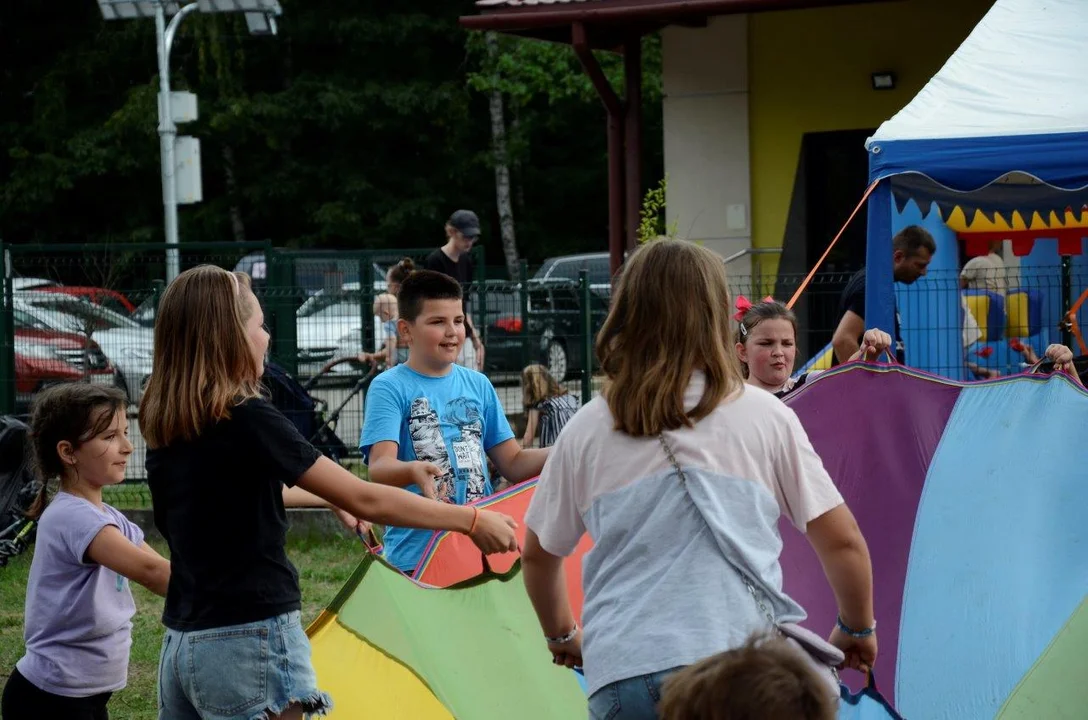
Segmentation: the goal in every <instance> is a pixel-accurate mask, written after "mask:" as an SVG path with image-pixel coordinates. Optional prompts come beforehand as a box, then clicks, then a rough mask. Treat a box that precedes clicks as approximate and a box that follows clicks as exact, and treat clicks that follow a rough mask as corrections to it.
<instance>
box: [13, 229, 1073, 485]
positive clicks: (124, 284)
mask: <svg viewBox="0 0 1088 720" xmlns="http://www.w3.org/2000/svg"><path fill="white" fill-rule="evenodd" d="M431 250H432V249H431V248H427V249H410V250H394V251H389V250H382V251H370V250H359V251H337V252H315V251H303V250H284V249H276V248H272V247H271V246H270V245H268V244H265V243H221V244H206V245H196V244H192V245H182V246H181V252H180V256H181V267H182V269H183V270H184V269H186V268H190V267H194V266H196V265H199V264H206V263H207V264H214V265H218V266H220V267H223V268H225V269H228V270H234V269H239V270H242V271H244V272H247V273H248V274H249V275H250V276H251V278H252V279H253V287H254V291H255V293H256V294H257V296H258V299H259V300H260V302H261V304H262V307H263V309H264V312H265V317H266V322H267V325H268V328H269V331H270V333H271V337H272V340H271V345H270V352H269V362H268V368H269V369H268V371H267V373H266V385H268V387H269V389H270V393H271V395H272V399H273V401H274V402H276V404H277V405H278V406H279V407H280V409H281V410H283V411H284V413H285V414H287V415H288V416H289V417H291V418H292V420H294V421H295V422H296V424H297V425H299V427H300V429H302V430H303V432H304V434H307V436H308V437H311V438H313V439H314V441H315V444H318V445H320V446H322V447H323V448H324V449H325V450H326V451H327V452H329V453H330V454H332V455H334V456H335V457H336V458H337V459H338V460H340V461H341V462H344V463H345V464H347V465H349V466H351V465H352V463H357V462H358V461H357V460H355V459H354V458H355V457H356V456H357V451H356V449H355V448H356V446H357V444H358V438H359V434H360V431H361V428H362V421H363V412H364V406H365V396H366V388H367V386H368V385H369V382H370V380H371V379H372V378H373V374H372V373H371V372H370V370H371V367H370V364H369V363H368V362H364V361H361V360H360V357H359V356H360V355H361V354H362V353H364V352H365V353H376V352H379V351H381V350H382V348H383V347H384V345H385V343H386V342H390V343H393V344H395V345H396V344H400V342H401V341H399V340H398V338H397V337H396V335H395V333H393V334H390V332H389V326H388V324H387V322H386V320H387V318H385V317H382V316H381V312H382V308H381V307H378V306H377V305H376V302H375V301H376V300H378V299H379V298H380V296H381V295H382V294H383V293H385V292H386V272H387V270H388V268H389V267H391V266H392V265H394V264H396V263H397V262H398V261H400V260H401V259H402V258H404V257H410V258H412V259H413V260H414V261H415V262H416V264H417V265H422V262H423V259H424V258H425V257H426V255H427V254H428V253H429V252H431ZM479 250H480V249H479V248H477V249H476V250H474V253H475V259H476V279H475V281H474V282H473V283H472V285H471V287H470V288H469V291H468V295H467V298H466V299H467V302H466V306H467V309H468V312H469V314H470V316H471V317H472V319H473V323H474V326H475V328H476V330H477V332H478V334H479V335H480V338H481V340H482V342H483V344H484V349H485V352H484V358H483V370H484V372H485V373H486V374H487V375H488V377H489V378H490V379H491V380H492V382H493V384H494V385H495V387H496V390H497V391H498V394H499V398H500V401H501V402H502V405H503V407H504V409H505V411H506V414H507V416H508V417H509V418H510V420H511V424H512V426H513V427H514V431H515V433H517V434H518V437H519V438H520V437H522V433H523V430H524V423H525V410H526V407H525V403H526V398H525V396H524V388H523V386H522V382H521V374H522V371H523V370H524V369H525V368H526V367H527V366H529V365H534V364H536V365H542V366H544V367H545V368H547V369H548V371H549V372H550V373H551V375H552V376H553V377H554V378H555V379H556V380H557V381H558V382H559V383H561V384H562V385H563V387H564V388H565V389H566V390H567V391H568V392H570V393H572V394H575V395H576V396H578V397H579V398H580V399H581V401H582V402H583V403H584V402H587V401H588V400H589V399H591V398H592V397H593V396H594V395H595V394H597V393H598V392H599V391H600V385H601V383H600V378H599V377H598V376H597V366H596V363H595V353H594V349H593V347H594V338H595V337H596V334H597V332H598V330H599V329H600V327H601V325H602V323H603V322H604V318H605V316H606V314H607V311H608V305H609V299H610V294H611V286H610V283H609V282H608V281H607V277H604V278H602V277H601V276H600V273H599V272H597V271H594V270H593V268H592V267H591V268H590V269H589V270H587V269H586V267H585V266H583V267H582V269H581V271H580V273H579V272H571V273H567V275H566V276H565V277H555V276H553V275H551V274H548V275H543V276H542V275H541V274H539V273H537V274H532V273H530V269H529V267H528V266H527V265H524V264H523V265H522V266H521V268H520V276H519V277H518V278H517V279H515V280H500V279H489V277H488V276H489V270H490V269H489V268H485V267H484V264H483V262H482V255H481V254H480V253H479ZM3 251H4V258H5V261H6V268H7V272H6V277H7V280H6V281H5V287H4V292H5V299H6V302H5V303H4V308H3V310H4V311H3V313H0V412H3V413H6V414H16V415H23V414H25V413H26V412H27V410H28V407H29V403H30V401H31V399H32V398H33V396H34V394H35V393H37V392H39V391H40V390H42V389H43V388H45V387H48V386H50V385H53V384H55V383H61V382H92V383H101V384H106V385H112V386H115V387H118V388H120V389H122V390H123V391H124V392H125V393H126V394H127V395H128V397H129V399H130V403H131V404H130V406H129V418H130V434H131V436H132V438H133V441H134V444H135V446H136V450H135V452H134V455H133V458H132V460H131V461H130V463H129V468H128V471H127V473H128V479H129V480H131V481H134V482H138V481H141V480H143V479H144V478H145V473H144V463H143V458H144V447H143V441H142V439H141V437H140V432H139V419H138V417H137V405H138V402H139V399H140V395H141V392H142V389H143V387H144V385H145V383H146V381H147V378H148V376H149V375H150V373H151V371H152V367H151V361H152V345H153V327H154V320H155V312H156V308H157V303H158V299H159V297H160V296H161V293H162V290H163V288H164V278H165V270H166V263H165V246H163V245H124V246H94V245H85V246H25V245H9V246H5V247H4V248H3ZM499 272H501V271H499V270H498V269H495V274H498V273H499ZM595 272H596V274H594V273H595ZM803 279H804V278H803V277H802V276H800V275H796V276H794V275H779V276H743V275H731V276H730V284H731V291H732V293H733V295H734V297H735V296H737V295H745V296H747V297H748V298H749V299H750V300H752V301H757V300H759V299H761V298H763V297H764V296H765V295H773V296H774V297H775V298H777V299H780V300H782V301H785V300H788V299H789V298H790V297H791V296H792V295H793V294H794V292H795V291H796V290H797V289H798V288H799V287H801V283H802V281H803ZM850 279H851V274H850V273H820V274H817V275H816V276H815V277H814V278H813V279H812V281H811V283H810V284H809V285H808V286H807V287H806V288H805V290H804V292H803V293H802V294H801V296H800V298H799V300H798V302H797V303H796V305H795V307H794V310H795V312H796V314H797V317H798V328H799V332H798V337H797V349H798V351H797V362H796V367H797V368H798V369H800V368H802V367H804V366H806V365H809V366H811V367H826V366H829V365H830V364H831V363H833V362H834V361H833V359H832V355H833V353H832V352H831V350H830V347H829V343H830V342H831V338H832V336H833V333H834V331H835V328H836V327H837V325H838V323H839V320H840V318H841V316H842V295H843V290H844V288H845V287H846V285H847V283H848V282H849V281H850ZM1086 284H1088V278H1080V277H1079V276H1075V275H1071V274H1070V273H1068V272H1060V271H1059V269H1057V268H1055V269H1054V270H1053V271H1046V272H1042V271H1040V272H1035V273H1034V274H1024V275H1023V276H1022V277H1021V276H1018V277H1017V278H1016V280H1015V281H1011V282H1009V283H1007V286H1006V288H1005V290H1004V292H993V291H989V290H986V289H981V290H980V289H974V288H967V289H965V288H963V287H961V281H960V278H959V276H958V274H956V273H954V272H951V273H931V274H930V275H928V276H926V277H925V278H922V279H920V280H919V281H918V282H916V283H914V284H912V285H909V286H905V285H897V290H896V295H897V306H898V310H899V316H900V318H901V321H902V333H901V334H902V338H903V342H904V344H905V346H906V354H907V360H908V363H909V364H910V365H912V366H915V367H919V368H921V369H924V370H928V371H930V372H933V373H936V374H940V375H943V376H947V377H952V378H957V379H962V378H967V379H971V378H976V377H989V376H993V375H997V374H1009V373H1013V372H1019V371H1021V370H1022V369H1023V368H1024V367H1026V366H1027V363H1028V357H1029V355H1028V353H1026V352H1024V351H1023V348H1028V349H1030V350H1031V351H1033V352H1034V353H1036V354H1042V352H1043V349H1044V348H1045V347H1046V345H1047V344H1049V343H1050V342H1060V341H1061V340H1062V339H1063V337H1062V333H1061V332H1060V331H1059V324H1060V323H1061V320H1062V317H1063V316H1064V313H1065V311H1066V309H1067V308H1068V307H1069V306H1070V304H1071V302H1072V298H1074V297H1075V295H1079V294H1080V291H1081V290H1082V289H1083V288H1084V286H1085V285H1086ZM661 291H662V292H667V291H668V289H667V288H662V289H661ZM884 329H885V330H887V331H888V332H889V333H891V332H893V330H894V329H893V328H884ZM1018 347H1020V348H1021V349H1017V348H1018ZM1074 349H1075V350H1076V348H1074ZM401 350H402V351H403V350H404V348H401ZM401 358H403V353H402V354H401ZM341 360H342V362H337V361H341ZM132 492H135V493H144V492H145V491H144V490H141V489H138V488H134V489H133V490H132ZM138 499H139V500H140V502H142V501H143V496H142V495H141V496H140V497H139V498H138Z"/></svg>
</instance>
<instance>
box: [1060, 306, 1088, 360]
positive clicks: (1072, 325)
mask: <svg viewBox="0 0 1088 720" xmlns="http://www.w3.org/2000/svg"><path fill="white" fill-rule="evenodd" d="M1086 300H1088V290H1085V291H1084V292H1083V293H1081V295H1080V297H1079V298H1077V301H1076V302H1075V303H1073V307H1071V308H1069V312H1067V313H1066V314H1065V322H1066V324H1067V325H1068V326H1069V330H1070V331H1071V332H1072V333H1073V337H1075V338H1076V339H1077V346H1078V347H1079V348H1080V354H1081V355H1088V346H1085V344H1084V336H1082V335H1081V334H1080V323H1078V322H1077V311H1079V310H1080V306H1081V305H1083V304H1084V302H1085V301H1086Z"/></svg>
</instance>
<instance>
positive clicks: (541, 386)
mask: <svg viewBox="0 0 1088 720" xmlns="http://www.w3.org/2000/svg"><path fill="white" fill-rule="evenodd" d="M566 394H567V389H566V388H565V387H563V386H562V385H560V384H559V383H558V382H556V380H555V378H554V377H552V374H551V373H550V372H548V368H546V367H544V366H543V365H536V364H533V365H528V366H526V367H525V369H524V370H522V371H521V395H522V401H523V403H524V405H525V407H526V408H527V409H528V408H532V407H535V406H537V405H539V404H540V403H542V402H544V401H545V400H547V399H548V398H552V397H558V396H560V395H566Z"/></svg>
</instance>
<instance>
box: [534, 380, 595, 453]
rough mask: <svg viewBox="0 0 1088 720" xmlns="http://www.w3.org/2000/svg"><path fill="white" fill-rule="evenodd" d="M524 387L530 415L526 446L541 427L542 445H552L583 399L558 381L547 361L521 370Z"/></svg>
mask: <svg viewBox="0 0 1088 720" xmlns="http://www.w3.org/2000/svg"><path fill="white" fill-rule="evenodd" d="M521 389H522V394H523V397H524V400H525V409H526V410H527V411H528V415H529V419H528V421H527V422H526V423H525V436H524V437H523V438H522V440H521V445H522V447H529V446H531V445H532V444H533V438H534V437H535V436H536V434H537V430H538V429H539V431H540V447H542V448H543V447H551V446H552V445H554V444H555V439H556V438H557V437H559V431H560V430H562V429H563V426H564V425H566V424H567V421H568V420H570V419H571V418H572V417H574V413H576V412H578V408H579V407H581V403H580V402H579V401H578V398H577V397H575V396H574V395H571V394H570V393H568V392H567V390H566V388H564V387H562V386H561V385H560V384H559V383H557V382H556V381H555V378H553V377H552V375H551V373H549V372H548V370H547V369H546V368H545V367H544V366H543V365H530V366H528V367H527V368H525V369H524V370H522V371H521Z"/></svg>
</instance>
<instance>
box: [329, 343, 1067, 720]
mask: <svg viewBox="0 0 1088 720" xmlns="http://www.w3.org/2000/svg"><path fill="white" fill-rule="evenodd" d="M787 404H789V405H790V406H791V407H792V408H793V410H794V411H796V412H797V415H798V417H800V419H801V422H802V423H803V424H804V426H805V428H806V430H807V431H808V433H809V435H810V437H811V438H812V442H813V445H814V446H815V448H816V450H817V451H818V452H819V453H820V455H821V457H822V458H823V460H824V463H825V465H826V466H827V469H828V471H829V472H830V473H831V476H832V478H833V479H834V480H835V483H836V485H837V486H838V488H839V490H840V491H841V492H842V494H843V497H844V498H845V499H846V501H847V503H848V504H849V505H850V507H851V509H852V510H853V512H854V514H855V515H856V516H857V518H858V521H859V523H860V525H861V528H862V531H863V532H864V534H865V537H866V539H867V541H868V543H869V549H870V552H871V555H872V561H873V569H874V574H875V596H876V616H877V620H878V623H879V625H878V629H879V638H880V647H881V654H880V659H879V660H878V662H877V668H876V670H877V672H876V676H877V678H878V679H879V687H880V689H881V691H882V692H883V694H884V696H885V697H886V698H887V699H888V700H889V701H891V702H892V703H893V704H894V706H895V707H896V708H897V709H898V710H899V712H900V713H901V714H902V715H903V717H906V718H908V719H910V720H915V719H921V718H924V719H926V720H940V719H948V720H952V719H955V720H990V719H991V718H1001V719H1002V720H1029V719H1036V718H1047V720H1063V719H1066V718H1068V719H1072V718H1083V717H1085V715H1084V709H1085V708H1088V682H1085V678H1088V601H1086V596H1088V553H1086V552H1085V548H1088V522H1085V508H1088V482H1085V481H1084V480H1085V476H1086V470H1088V443H1085V442H1083V434H1084V422H1083V420H1084V418H1085V417H1086V416H1088V393H1086V392H1085V391H1084V390H1083V389H1082V388H1080V387H1079V386H1076V385H1075V384H1074V383H1073V382H1071V381H1070V380H1069V379H1068V378H1066V377H1064V376H1062V377H1052V378H1049V379H1048V378H1046V377H1045V376H1027V375H1021V376H1016V377H1012V378H1006V379H1002V380H996V381H991V382H986V383H970V384H963V383H956V382H952V381H948V380H943V379H940V378H937V377H934V376H931V375H925V374H922V373H918V372H915V371H911V370H908V369H905V368H902V367H899V366H874V365H860V364H857V363H852V364H848V365H845V366H841V367H839V368H836V369H834V370H831V371H829V372H827V373H824V374H822V375H820V376H818V377H817V378H816V379H814V380H812V381H810V382H809V383H807V384H806V385H805V386H804V388H802V389H801V390H799V391H798V392H797V393H795V394H794V395H792V396H791V397H789V398H788V399H787ZM534 491H535V481H531V482H528V483H524V484H522V485H518V486H515V487H514V488H512V489H511V490H510V491H507V492H506V493H503V494H500V495H498V496H495V497H494V498H491V499H489V500H487V501H486V504H487V505H489V506H492V507H495V508H497V509H500V510H503V511H504V512H508V513H510V514H511V515H513V516H515V517H518V518H520V517H522V516H523V514H524V511H525V508H526V507H527V504H528V500H529V498H530V497H531V496H532V493H533V492H534ZM781 526H782V534H783V539H784V544H785V545H784V551H783V555H782V566H783V574H784V576H785V584H786V590H787V592H789V593H790V594H791V595H792V596H793V597H795V598H796V599H797V600H798V601H799V602H800V603H801V604H802V605H803V606H804V607H805V608H806V609H807V610H808V612H809V619H808V621H807V622H806V625H807V626H808V627H810V628H811V629H813V630H815V631H818V632H825V631H828V630H830V628H831V627H832V625H833V623H834V618H835V602H834V598H833V596H832V593H831V590H830V588H829V587H828V584H827V581H826V579H825V578H824V575H823V571H822V569H821V567H820V563H819V561H818V560H817V558H816V556H815V554H814V553H813V551H812V550H811V549H810V547H809V545H808V542H807V541H806V540H805V539H804V538H803V537H802V536H801V535H800V534H799V533H797V532H796V531H795V530H794V529H793V528H792V527H791V526H789V525H788V523H786V522H782V524H781ZM660 541H661V542H670V539H669V538H661V539H660ZM589 547H590V542H589V539H588V538H585V539H584V540H583V542H582V544H581V545H580V546H579V548H578V551H577V552H576V554H575V557H574V558H573V559H572V560H569V561H568V566H567V580H568V586H569V590H570V594H571V600H572V604H573V605H574V607H575V608H576V611H577V612H579V613H580V608H581V601H582V595H581V583H580V582H579V577H580V560H581V556H582V554H583V553H584V552H585V551H586V550H588V549H589ZM516 560H517V558H516V555H514V554H510V555H503V556H492V557H490V558H489V559H488V561H487V563H485V562H484V560H483V559H482V558H481V556H480V554H479V552H478V551H477V550H476V549H475V547H474V546H473V545H472V544H471V543H470V542H468V541H467V540H465V539H464V538H463V537H461V536H459V535H455V534H448V533H436V534H435V535H434V538H433V541H432V545H431V548H430V549H429V551H428V553H427V555H426V556H425V558H424V559H423V561H421V563H420V566H419V568H418V569H417V571H416V573H415V575H416V579H415V580H413V579H410V578H407V577H405V576H403V575H402V574H400V573H398V572H397V571H396V570H394V569H393V568H391V567H390V566H388V565H386V564H384V563H383V562H382V561H380V560H378V559H377V558H375V557H373V556H370V555H368V556H367V557H366V559H365V560H364V561H363V563H362V565H361V566H360V568H359V569H358V570H357V571H356V573H355V575H354V576H353V577H352V579H351V580H350V581H349V582H348V584H347V586H346V587H345V588H344V589H343V591H342V592H341V593H340V595H339V596H338V597H337V598H336V600H335V601H334V602H333V603H332V604H331V605H330V606H329V608H328V609H327V610H326V611H325V612H324V613H323V614H322V616H321V617H320V618H319V619H318V620H317V621H316V622H315V623H314V625H313V626H312V627H311V628H310V633H311V637H312V641H313V648H314V650H313V652H314V662H315V665H316V667H317V671H318V675H319V678H320V684H321V686H322V687H323V688H325V689H326V690H328V691H329V692H331V693H332V695H333V698H334V701H335V703H336V707H335V709H334V713H333V716H332V717H334V718H359V717H384V718H391V719H392V718H412V719H413V720H415V719H419V720H430V719H432V718H434V719H438V718H441V719H443V720H447V719H449V718H458V720H490V719H491V718H496V719H498V718H512V717H517V718H527V719H533V718H540V719H541V720H545V719H550V718H555V719H556V720H566V719H567V718H578V717H585V712H586V710H585V702H586V698H585V695H584V686H583V685H582V683H581V682H580V679H579V678H578V676H576V675H575V674H574V673H573V672H571V671H567V670H563V669H560V668H556V667H555V666H553V665H552V664H551V662H550V658H549V656H548V655H547V652H546V651H545V648H544V644H543V641H542V639H541V632H540V628H539V626H538V625H537V621H536V617H535V615H534V613H533V610H532V607H531V605H530V603H529V600H528V597H527V595H526V594H525V589H524V586H523V583H522V579H521V575H520V564H519V563H517V562H516ZM421 580H422V581H424V582H426V584H425V585H424V584H421V582H420V581H421ZM676 591H677V592H678V593H682V592H684V589H683V588H677V589H676ZM725 621H726V619H724V618H723V622H725ZM850 680H851V681H852V682H854V683H855V685H860V684H861V682H860V681H859V680H858V678H850ZM841 717H842V718H865V719H866V720H876V719H881V720H886V719H888V718H893V717H895V716H894V715H893V714H892V713H891V711H889V710H887V709H886V708H885V707H883V706H882V705H881V704H880V703H879V702H876V701H875V700H874V698H872V697H869V696H861V697H860V698H854V699H853V701H852V702H849V703H844V704H843V708H842V714H841Z"/></svg>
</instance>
